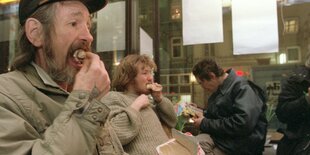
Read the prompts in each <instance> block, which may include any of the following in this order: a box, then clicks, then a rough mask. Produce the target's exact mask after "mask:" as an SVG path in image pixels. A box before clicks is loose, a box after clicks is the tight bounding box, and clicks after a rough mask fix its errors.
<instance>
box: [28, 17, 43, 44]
mask: <svg viewBox="0 0 310 155" xmlns="http://www.w3.org/2000/svg"><path fill="white" fill-rule="evenodd" d="M25 31H26V36H27V38H28V40H29V41H30V42H31V43H32V44H33V45H34V46H35V47H41V46H42V45H43V28H42V24H41V22H39V21H38V20H37V19H35V18H28V19H27V21H26V23H25Z"/></svg>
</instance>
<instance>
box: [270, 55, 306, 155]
mask: <svg viewBox="0 0 310 155" xmlns="http://www.w3.org/2000/svg"><path fill="white" fill-rule="evenodd" d="M309 87H310V53H309V54H308V55H307V60H306V63H305V65H303V66H300V67H298V68H297V69H295V70H294V71H293V74H292V75H291V76H289V77H288V78H287V79H284V80H283V81H282V87H281V93H280V95H279V99H278V105H277V109H276V114H277V117H278V119H279V120H280V122H282V123H285V124H286V125H287V127H286V129H280V130H279V132H282V133H283V134H284V136H283V138H282V139H281V140H280V142H279V144H278V149H277V154H279V155H297V154H298V155H309V154H310V97H309V95H310V91H309V90H310V89H309Z"/></svg>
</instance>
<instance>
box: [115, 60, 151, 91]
mask: <svg viewBox="0 0 310 155" xmlns="http://www.w3.org/2000/svg"><path fill="white" fill-rule="evenodd" d="M140 64H142V66H143V67H150V68H152V69H153V70H154V71H156V69H157V66H156V64H155V62H154V61H153V60H152V59H151V58H150V57H149V56H147V55H137V54H133V55H128V56H126V57H125V58H124V59H122V60H121V62H120V64H119V65H118V66H117V68H116V70H115V71H114V75H113V80H112V87H113V88H114V89H115V90H116V91H121V92H124V91H126V90H127V86H128V84H129V83H130V82H131V81H133V80H134V78H135V77H136V76H137V74H138V69H139V68H138V67H139V65H140Z"/></svg>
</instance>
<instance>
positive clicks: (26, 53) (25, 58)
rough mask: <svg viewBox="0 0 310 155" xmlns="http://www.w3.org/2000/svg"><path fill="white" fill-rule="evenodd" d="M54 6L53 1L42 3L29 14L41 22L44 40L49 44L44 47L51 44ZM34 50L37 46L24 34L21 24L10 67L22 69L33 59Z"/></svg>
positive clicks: (35, 50) (23, 27)
mask: <svg viewBox="0 0 310 155" xmlns="http://www.w3.org/2000/svg"><path fill="white" fill-rule="evenodd" d="M55 8H56V7H55V5H54V4H53V3H51V4H48V5H44V6H42V7H40V8H38V10H37V11H36V12H34V13H33V14H32V15H31V16H30V17H31V18H35V19H37V20H38V21H40V22H41V24H42V27H43V33H44V36H43V37H44V42H45V43H46V44H49V45H48V46H46V44H45V46H44V48H49V47H50V46H51V44H52V40H51V32H53V30H54V16H55ZM36 52H37V48H36V47H35V46H34V45H33V44H32V43H31V42H30V41H29V40H28V38H27V36H26V32H25V25H23V26H21V28H20V32H19V52H18V53H17V55H16V57H15V59H14V61H13V64H12V69H19V70H21V69H23V67H25V66H27V64H30V63H31V62H32V61H34V59H35V54H36Z"/></svg>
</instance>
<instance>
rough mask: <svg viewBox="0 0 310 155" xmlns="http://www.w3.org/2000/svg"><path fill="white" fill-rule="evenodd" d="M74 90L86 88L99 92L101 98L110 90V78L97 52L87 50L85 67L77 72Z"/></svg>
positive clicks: (98, 96) (84, 61)
mask: <svg viewBox="0 0 310 155" xmlns="http://www.w3.org/2000/svg"><path fill="white" fill-rule="evenodd" d="M73 90H86V91H89V92H93V93H94V92H95V93H97V94H96V95H97V96H94V97H95V98H98V99H99V98H101V97H103V96H104V95H106V94H107V93H108V92H109V91H110V78H109V75H108V72H107V70H106V69H105V66H104V63H103V62H102V61H101V60H100V57H99V56H98V55H97V54H94V53H91V52H86V58H85V59H84V60H83V67H82V68H81V69H80V71H79V72H78V73H77V75H76V77H75V82H74V86H73Z"/></svg>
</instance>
